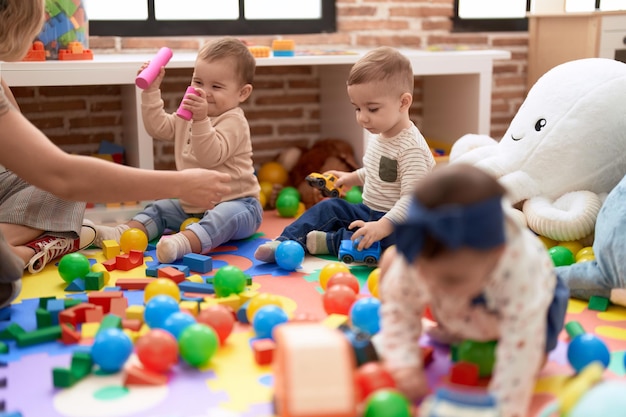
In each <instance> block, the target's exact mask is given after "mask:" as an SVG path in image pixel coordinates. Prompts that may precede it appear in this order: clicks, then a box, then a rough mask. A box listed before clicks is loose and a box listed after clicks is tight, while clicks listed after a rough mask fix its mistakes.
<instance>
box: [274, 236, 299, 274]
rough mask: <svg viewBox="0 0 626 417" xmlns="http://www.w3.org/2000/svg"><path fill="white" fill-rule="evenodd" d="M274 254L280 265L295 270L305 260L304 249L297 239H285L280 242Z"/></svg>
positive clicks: (288, 269)
mask: <svg viewBox="0 0 626 417" xmlns="http://www.w3.org/2000/svg"><path fill="white" fill-rule="evenodd" d="M274 256H275V257H276V263H277V264H278V266H279V267H281V268H282V269H285V270H287V271H295V270H296V269H297V268H298V267H299V266H300V265H301V264H302V261H304V249H303V248H302V245H300V244H299V243H298V242H296V241H295V240H285V241H283V242H280V244H279V245H278V247H277V248H276V252H275V254H274Z"/></svg>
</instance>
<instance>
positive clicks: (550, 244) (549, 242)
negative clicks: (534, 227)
mask: <svg viewBox="0 0 626 417" xmlns="http://www.w3.org/2000/svg"><path fill="white" fill-rule="evenodd" d="M538 237H539V240H541V241H542V242H543V245H544V246H545V247H546V249H550V248H551V247H553V246H556V244H557V241H556V240H553V239H550V238H549V237H545V236H541V235H539V236H538Z"/></svg>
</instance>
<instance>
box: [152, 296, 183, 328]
mask: <svg viewBox="0 0 626 417" xmlns="http://www.w3.org/2000/svg"><path fill="white" fill-rule="evenodd" d="M178 311H180V306H179V305H178V301H176V299H175V298H174V297H172V296H171V295H166V294H159V295H155V296H154V297H152V298H151V299H150V300H148V302H147V303H146V308H145V309H144V311H143V319H144V320H143V321H144V322H145V323H146V324H147V325H148V326H149V327H150V328H151V329H162V328H163V325H164V324H165V320H166V319H167V318H168V317H169V316H170V315H171V314H173V313H176V312H178Z"/></svg>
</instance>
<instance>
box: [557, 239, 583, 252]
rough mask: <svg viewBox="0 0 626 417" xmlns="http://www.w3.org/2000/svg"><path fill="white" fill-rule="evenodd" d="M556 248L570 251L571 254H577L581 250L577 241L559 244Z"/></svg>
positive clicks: (580, 244) (581, 246) (580, 245)
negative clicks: (561, 247)
mask: <svg viewBox="0 0 626 417" xmlns="http://www.w3.org/2000/svg"><path fill="white" fill-rule="evenodd" d="M558 246H563V247H565V248H567V249H569V250H570V252H572V253H573V254H576V253H578V251H579V250H581V249H582V248H583V245H582V243H580V242H577V241H567V242H559V245H558Z"/></svg>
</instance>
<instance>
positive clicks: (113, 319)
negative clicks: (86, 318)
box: [98, 314, 122, 332]
mask: <svg viewBox="0 0 626 417" xmlns="http://www.w3.org/2000/svg"><path fill="white" fill-rule="evenodd" d="M112 328H115V329H121V328H122V318H121V317H119V316H116V315H115V314H107V315H106V316H104V318H102V321H101V322H100V327H99V328H98V332H101V331H102V330H104V329H112Z"/></svg>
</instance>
